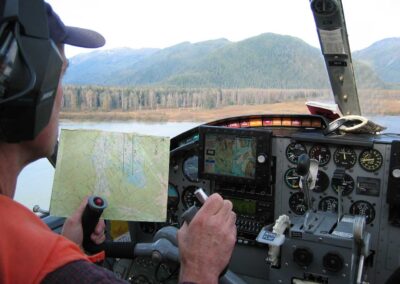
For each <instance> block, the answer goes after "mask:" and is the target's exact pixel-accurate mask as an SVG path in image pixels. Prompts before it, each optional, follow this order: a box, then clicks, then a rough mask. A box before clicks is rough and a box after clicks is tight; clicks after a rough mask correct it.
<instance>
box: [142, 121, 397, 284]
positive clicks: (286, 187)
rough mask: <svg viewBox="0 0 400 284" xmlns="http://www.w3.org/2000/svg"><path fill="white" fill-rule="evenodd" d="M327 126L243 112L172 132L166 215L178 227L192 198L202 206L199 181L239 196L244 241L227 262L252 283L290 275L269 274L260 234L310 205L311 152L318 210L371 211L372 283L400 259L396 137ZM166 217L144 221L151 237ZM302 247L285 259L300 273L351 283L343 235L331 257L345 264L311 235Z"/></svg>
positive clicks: (306, 277) (235, 198)
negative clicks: (306, 168) (307, 168)
mask: <svg viewBox="0 0 400 284" xmlns="http://www.w3.org/2000/svg"><path fill="white" fill-rule="evenodd" d="M326 126H327V122H326V121H325V119H324V118H323V117H320V116H312V115H283V116H279V115H259V116H244V117H236V118H230V119H227V120H219V121H216V122H212V123H209V124H207V125H202V126H199V127H196V128H194V129H191V130H189V131H187V132H185V133H182V134H181V135H179V136H177V137H175V138H173V139H172V140H171V152H170V173H169V186H168V214H167V215H168V217H167V222H166V224H168V225H173V226H177V227H179V224H180V223H181V221H182V220H181V215H182V213H183V212H184V211H185V210H186V209H188V208H189V207H190V206H192V205H198V206H200V203H199V202H198V200H197V198H196V197H195V195H194V191H195V190H196V189H198V188H202V189H203V190H204V191H205V192H206V193H207V194H212V193H219V194H220V195H222V196H223V197H224V198H225V199H229V200H230V201H231V202H232V204H233V208H234V211H235V212H236V214H237V222H236V226H237V244H236V247H235V250H234V253H233V256H232V259H231V262H230V266H229V268H230V269H231V270H232V271H233V272H234V273H236V274H237V275H239V276H240V277H241V278H242V279H243V280H244V281H246V282H248V283H286V280H284V278H282V279H277V278H276V276H275V275H277V274H276V273H275V272H276V271H277V270H279V268H275V269H277V270H276V271H274V273H271V268H270V264H269V263H268V261H266V257H267V251H268V245H266V244H263V243H259V242H257V241H256V238H257V235H258V234H259V232H260V230H261V229H262V228H263V227H265V226H268V225H270V224H273V223H274V222H275V220H276V219H277V218H278V217H279V216H280V215H283V214H285V215H287V216H289V218H290V220H291V221H292V220H293V222H294V223H295V222H296V221H295V220H298V219H299V218H302V217H304V215H305V214H306V212H307V210H308V209H309V208H308V206H309V204H307V202H306V200H305V196H304V192H303V190H302V189H301V188H300V175H299V174H298V173H297V162H298V158H299V156H300V155H301V154H307V155H308V156H309V157H310V158H311V159H315V160H317V161H318V175H317V180H316V185H315V188H314V189H313V190H312V191H311V206H312V210H313V211H314V212H327V213H331V214H332V215H334V216H336V215H337V214H338V211H339V214H340V215H342V216H345V215H346V216H347V215H348V216H357V215H361V216H364V217H365V229H364V230H365V232H366V233H369V234H370V238H369V239H368V241H369V246H368V250H369V251H368V257H367V258H366V259H365V267H366V275H367V276H368V280H369V282H370V283H384V281H386V279H387V278H388V277H389V275H390V274H391V273H392V272H393V271H394V270H395V269H396V268H397V267H398V266H399V265H400V259H399V257H398V256H399V255H400V251H399V250H400V240H399V238H398V237H397V236H399V233H400V227H399V215H398V212H399V211H398V208H397V207H396V202H395V200H397V199H398V198H399V195H400V192H399V191H398V185H397V184H398V179H399V178H400V175H399V174H398V173H399V171H400V170H399V169H400V160H399V159H398V158H396V157H397V155H399V154H400V152H399V146H398V141H396V140H395V137H390V136H385V135H365V134H364V135H355V134H341V133H335V132H334V133H330V134H328V135H326V134H325V132H324V131H325V130H326ZM338 176H339V177H340V179H339V178H338ZM339 191H340V192H339ZM339 199H340V201H339ZM166 224H153V223H141V224H140V228H141V230H142V233H143V236H144V235H151V234H152V233H154V232H155V231H156V230H157V228H159V227H160V226H164V225H166ZM302 249H304V250H298V249H297V250H296V248H291V251H290V252H289V255H290V258H292V257H293V259H291V260H290V261H289V263H288V262H286V263H281V264H280V266H284V265H286V266H290V269H289V271H290V273H292V274H293V275H294V276H295V275H296V277H298V278H299V279H300V278H301V280H302V281H306V280H307V281H311V282H312V281H315V282H314V283H352V282H347V279H348V276H346V273H348V272H349V270H348V269H347V268H348V266H351V265H352V264H351V260H350V259H346V257H345V255H346V253H345V252H343V250H342V248H341V245H340V244H339V243H338V244H336V245H333V246H331V247H330V248H329V249H328V250H329V253H331V254H334V255H335V256H337V259H336V258H335V257H334V260H331V262H332V261H333V262H335V261H336V262H340V264H337V263H336V262H335V264H336V265H339V266H340V267H343V268H341V269H338V270H337V271H334V272H332V271H330V269H329V263H328V264H327V263H325V262H324V261H319V260H318V259H320V258H321V257H322V256H320V255H321V254H324V253H325V252H324V251H323V249H320V248H319V247H318V246H317V245H313V244H312V243H310V246H309V247H307V245H305V246H304V245H303V247H302ZM304 251H306V256H304ZM296 253H297V254H298V255H296ZM302 253H303V254H302ZM299 257H300V259H302V258H304V257H308V258H310V259H311V261H310V262H309V263H307V267H313V268H312V270H313V271H312V272H308V269H307V268H306V267H305V265H304V263H302V261H300V260H299ZM313 259H314V261H313ZM278 275H279V273H278ZM352 277H353V278H354V277H355V276H354V275H353V276H352ZM278 278H279V277H278ZM293 279H295V278H293ZM293 279H292V283H295V282H293ZM296 279H297V278H296ZM275 281H276V282H275ZM341 281H343V282H341ZM350 281H352V280H350ZM288 283H289V282H288ZM296 283H302V282H296Z"/></svg>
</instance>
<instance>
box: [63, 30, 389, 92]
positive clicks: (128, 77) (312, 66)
mask: <svg viewBox="0 0 400 284" xmlns="http://www.w3.org/2000/svg"><path fill="white" fill-rule="evenodd" d="M355 70H356V74H357V82H358V85H359V87H361V88H384V87H386V86H385V83H384V82H383V81H382V80H381V79H380V78H379V76H378V75H377V74H376V72H375V71H374V70H373V68H371V65H370V64H362V63H358V62H355ZM64 83H65V84H74V85H103V86H125V87H128V86H129V87H146V86H158V87H166V86H167V87H175V88H176V87H179V88H268V89H270V88H277V89H281V88H282V89H288V88H292V89H304V88H313V89H316V88H329V81H328V76H327V72H326V68H325V65H324V63H323V59H322V55H321V52H320V50H319V49H317V48H315V47H312V46H310V45H309V44H307V43H305V42H304V41H302V40H301V39H298V38H295V37H291V36H283V35H278V34H273V33H267V34H262V35H259V36H256V37H252V38H249V39H246V40H243V41H239V42H230V41H228V40H226V39H219V40H211V41H205V42H200V43H194V44H192V43H189V42H185V43H181V44H178V45H175V46H171V47H169V48H165V49H141V50H131V49H117V50H109V51H96V52H93V53H89V54H83V55H78V56H76V57H73V58H72V59H71V60H70V69H69V70H68V72H67V74H66V76H65V77H64Z"/></svg>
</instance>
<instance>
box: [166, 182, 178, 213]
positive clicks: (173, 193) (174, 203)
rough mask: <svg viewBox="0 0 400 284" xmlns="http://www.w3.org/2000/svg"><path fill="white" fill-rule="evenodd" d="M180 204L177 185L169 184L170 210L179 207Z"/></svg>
mask: <svg viewBox="0 0 400 284" xmlns="http://www.w3.org/2000/svg"><path fill="white" fill-rule="evenodd" d="M178 204H179V192H178V189H177V187H176V186H175V185H173V184H172V183H169V184H168V208H175V207H178Z"/></svg>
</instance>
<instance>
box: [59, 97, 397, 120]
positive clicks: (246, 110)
mask: <svg viewBox="0 0 400 284" xmlns="http://www.w3.org/2000/svg"><path fill="white" fill-rule="evenodd" d="M383 110H384V111H383ZM251 114H309V111H308V109H307V107H306V105H305V103H304V102H303V101H301V102H287V103H275V104H265V105H240V106H239V105H232V106H226V107H221V108H214V109H193V108H178V109H177V108H171V109H156V110H138V111H133V112H124V111H121V110H115V111H109V112H104V111H103V112H102V111H98V112H93V111H92V112H84V111H82V112H61V113H60V119H62V120H71V121H80V120H86V121H113V120H114V121H115V120H117V121H129V120H133V121H148V122H160V121H161V122H204V121H214V120H217V119H223V118H228V117H234V116H241V115H251ZM363 115H366V116H381V115H382V116H385V115H387V116H392V115H400V102H398V101H393V100H385V99H383V100H381V101H380V103H379V107H378V108H377V109H372V110H371V108H369V112H368V113H364V114H363Z"/></svg>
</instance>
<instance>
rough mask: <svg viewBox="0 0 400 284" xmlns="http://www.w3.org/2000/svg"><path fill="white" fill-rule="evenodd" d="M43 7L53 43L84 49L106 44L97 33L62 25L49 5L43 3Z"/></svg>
mask: <svg viewBox="0 0 400 284" xmlns="http://www.w3.org/2000/svg"><path fill="white" fill-rule="evenodd" d="M45 5H46V13H47V21H48V25H49V31H50V38H51V39H52V40H53V41H54V42H55V43H63V44H68V45H73V46H79V47H86V48H97V47H101V46H103V45H104V44H105V43H106V40H105V39H104V37H103V36H102V35H101V34H99V33H98V32H95V31H92V30H88V29H82V28H78V27H70V26H66V25H64V23H63V22H62V21H61V19H60V17H59V16H58V15H57V14H56V13H55V12H54V10H53V8H52V7H51V6H50V4H48V3H45Z"/></svg>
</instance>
